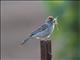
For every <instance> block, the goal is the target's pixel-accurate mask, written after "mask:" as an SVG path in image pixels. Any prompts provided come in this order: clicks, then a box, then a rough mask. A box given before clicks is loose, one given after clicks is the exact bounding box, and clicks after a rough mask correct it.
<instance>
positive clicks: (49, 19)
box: [47, 16, 58, 24]
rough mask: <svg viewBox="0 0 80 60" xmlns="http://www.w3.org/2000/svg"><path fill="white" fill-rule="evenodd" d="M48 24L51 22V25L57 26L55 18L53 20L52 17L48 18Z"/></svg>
mask: <svg viewBox="0 0 80 60" xmlns="http://www.w3.org/2000/svg"><path fill="white" fill-rule="evenodd" d="M47 21H48V22H51V23H53V24H58V23H57V17H56V18H54V17H53V16H48V20H47Z"/></svg>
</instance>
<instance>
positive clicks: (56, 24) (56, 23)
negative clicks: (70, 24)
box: [54, 17, 59, 30]
mask: <svg viewBox="0 0 80 60" xmlns="http://www.w3.org/2000/svg"><path fill="white" fill-rule="evenodd" d="M54 20H55V26H56V28H57V30H59V28H58V22H57V17H56V18H54Z"/></svg>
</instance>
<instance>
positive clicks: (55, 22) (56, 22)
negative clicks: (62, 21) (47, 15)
mask: <svg viewBox="0 0 80 60" xmlns="http://www.w3.org/2000/svg"><path fill="white" fill-rule="evenodd" d="M54 20H55V25H57V24H58V22H57V17H56V18H54Z"/></svg>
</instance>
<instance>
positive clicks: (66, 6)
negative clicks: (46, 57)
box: [43, 1, 80, 60]
mask: <svg viewBox="0 0 80 60" xmlns="http://www.w3.org/2000/svg"><path fill="white" fill-rule="evenodd" d="M79 3H80V2H78V1H43V4H44V5H45V6H46V11H47V12H48V13H47V15H52V16H54V17H56V16H59V17H58V23H59V25H58V29H57V28H56V29H55V31H54V32H53V36H52V39H53V40H54V41H53V44H55V45H56V47H55V46H54V47H53V50H54V51H53V57H54V58H53V60H80V41H79V40H80V39H79V36H80V35H79V34H80V32H79V25H80V21H79V16H80V15H79V14H80V12H79V9H78V8H79Z"/></svg>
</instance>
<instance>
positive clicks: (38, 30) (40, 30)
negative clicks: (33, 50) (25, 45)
mask: <svg viewBox="0 0 80 60" xmlns="http://www.w3.org/2000/svg"><path fill="white" fill-rule="evenodd" d="M47 28H48V25H47V24H43V25H41V26H40V27H39V28H38V29H36V30H35V31H33V32H32V33H31V35H30V36H33V35H35V34H37V33H39V32H42V31H44V30H46V29H47Z"/></svg>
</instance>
